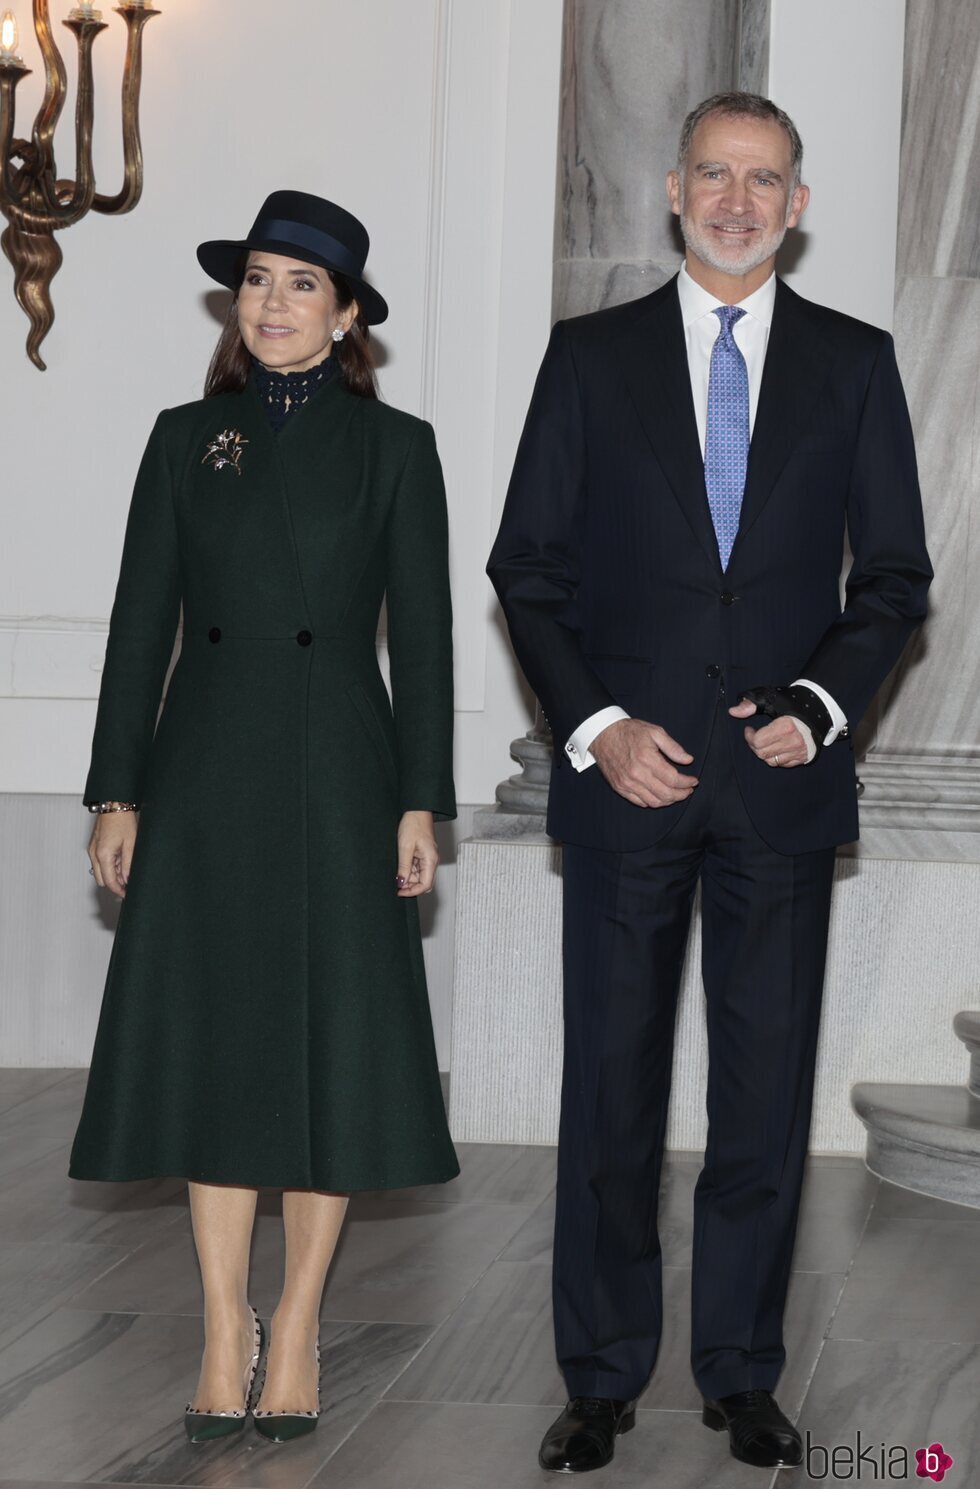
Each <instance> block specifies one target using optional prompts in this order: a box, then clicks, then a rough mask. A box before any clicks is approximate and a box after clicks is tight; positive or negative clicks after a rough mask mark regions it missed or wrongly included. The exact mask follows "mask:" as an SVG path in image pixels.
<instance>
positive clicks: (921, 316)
mask: <svg viewBox="0 0 980 1489" xmlns="http://www.w3.org/2000/svg"><path fill="white" fill-rule="evenodd" d="M978 344H980V280H966V279H941V278H935V279H934V278H920V277H916V278H912V277H908V276H904V277H902V278H900V280H899V283H898V292H897V297H896V306H895V346H896V353H897V356H898V360H899V366H900V368H901V371H902V377H903V380H904V383H905V389H906V393H907V396H908V401H909V408H910V411H911V414H912V423H913V426H914V429H915V438H916V450H917V456H918V462H919V477H920V483H921V486H922V499H923V506H924V509H925V516H926V532H927V536H928V542H929V552H930V555H931V558H932V563H933V567H934V569H935V571H936V578H935V580H934V582H933V586H932V590H931V594H930V617H929V621H928V623H927V625H926V626H925V627H924V629H923V630H922V631H921V632H920V633H919V635H918V636H917V637H916V638H915V639H914V640H913V642H912V644H911V646H910V647H909V648H908V650H907V651H906V653H905V656H904V657H903V659H902V661H901V663H900V664H899V667H898V668H897V669H896V672H895V674H894V675H893V678H892V679H891V680H890V683H889V685H888V687H887V688H886V689H885V690H883V692H882V694H881V695H880V713H879V722H878V728H877V735H876V739H875V743H874V746H873V748H872V751H871V754H870V756H869V760H873V757H874V755H875V754H877V753H880V752H890V753H895V754H901V755H905V756H907V755H926V756H930V757H932V756H939V757H947V756H954V757H956V758H957V759H960V758H964V757H965V758H967V759H973V758H980V611H978V609H977V604H976V596H977V594H978V593H980V539H978V535H977V531H976V524H975V522H974V521H973V518H972V514H973V513H974V512H975V511H976V510H977V502H978V499H980V441H978V439H977V434H976V430H977V425H978V419H980V362H978V359H977V346H978ZM940 784H941V783H940Z"/></svg>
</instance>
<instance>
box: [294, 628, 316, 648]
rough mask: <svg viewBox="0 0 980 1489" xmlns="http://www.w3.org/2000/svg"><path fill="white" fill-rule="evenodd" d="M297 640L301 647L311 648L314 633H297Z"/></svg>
mask: <svg viewBox="0 0 980 1489" xmlns="http://www.w3.org/2000/svg"><path fill="white" fill-rule="evenodd" d="M296 640H297V641H298V642H299V644H300V646H309V644H310V642H311V641H312V640H313V632H312V631H297V633H296Z"/></svg>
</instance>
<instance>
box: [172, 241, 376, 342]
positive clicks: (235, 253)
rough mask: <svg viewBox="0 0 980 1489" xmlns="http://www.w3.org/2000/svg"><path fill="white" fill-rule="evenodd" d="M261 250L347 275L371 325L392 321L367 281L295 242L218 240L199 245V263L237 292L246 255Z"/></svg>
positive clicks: (228, 287)
mask: <svg viewBox="0 0 980 1489" xmlns="http://www.w3.org/2000/svg"><path fill="white" fill-rule="evenodd" d="M260 248H264V249H266V250H267V251H268V252H269V253H281V254H282V255H283V256H284V257H285V258H292V259H299V261H300V262H301V263H304V264H317V265H318V266H319V267H320V268H321V269H332V270H333V272H334V273H335V274H343V276H344V278H345V279H346V280H347V282H348V284H349V285H350V287H351V289H352V290H353V291H354V295H355V297H356V299H357V303H358V305H359V306H360V307H361V310H362V312H363V314H364V318H365V320H366V321H367V323H368V325H369V326H379V325H380V324H381V322H382V321H386V320H387V319H388V302H387V301H386V300H385V299H384V297H383V296H382V295H379V294H378V291H377V290H376V289H374V288H373V287H372V286H371V285H370V284H368V283H367V281H366V280H364V279H358V278H356V277H355V276H354V275H352V274H348V273H346V272H345V271H344V270H343V269H339V268H338V267H337V265H336V264H331V263H330V261H329V260H328V259H326V258H321V257H320V255H319V254H316V253H312V252H311V251H310V250H309V249H307V248H304V249H302V250H301V251H299V252H297V249H296V245H295V243H283V242H279V241H277V240H276V239H274V238H263V239H261V240H252V241H250V240H248V239H243V240H242V241H240V242H237V243H233V242H232V241H231V240H230V239H228V238H215V239H213V240H212V241H210V242H208V243H201V244H199V246H198V250H197V261H198V263H199V264H200V266H201V268H202V269H203V270H204V272H205V274H207V275H209V277H210V278H211V279H215V280H217V282H218V284H223V285H224V286H225V288H226V289H230V290H237V289H238V287H239V285H240V283H241V275H240V271H239V265H240V263H241V258H242V255H243V254H245V253H249V252H253V251H255V250H257V249H260Z"/></svg>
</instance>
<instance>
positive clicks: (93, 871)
mask: <svg viewBox="0 0 980 1489" xmlns="http://www.w3.org/2000/svg"><path fill="white" fill-rule="evenodd" d="M89 873H90V874H91V875H92V878H93V879H94V878H95V870H94V869H89Z"/></svg>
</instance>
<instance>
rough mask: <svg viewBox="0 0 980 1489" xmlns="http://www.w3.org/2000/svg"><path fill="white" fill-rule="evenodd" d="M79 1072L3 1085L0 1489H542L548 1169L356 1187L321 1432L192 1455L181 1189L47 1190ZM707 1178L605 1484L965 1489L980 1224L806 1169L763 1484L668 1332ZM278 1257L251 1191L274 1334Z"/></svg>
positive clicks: (975, 1384)
mask: <svg viewBox="0 0 980 1489" xmlns="http://www.w3.org/2000/svg"><path fill="white" fill-rule="evenodd" d="M83 1080H84V1076H83V1074H82V1073H81V1072H78V1071H58V1070H45V1071H22V1070H3V1071H0V1489H13V1486H17V1489H26V1486H38V1489H40V1486H43V1485H55V1484H65V1483H88V1484H92V1483H95V1484H114V1485H214V1486H219V1485H228V1486H234V1489H248V1486H254V1489H301V1486H307V1485H308V1486H310V1489H326V1486H331V1489H519V1486H521V1485H524V1484H526V1485H537V1486H540V1485H543V1484H552V1485H553V1483H554V1480H553V1479H552V1477H551V1476H550V1475H547V1474H543V1473H541V1472H540V1470H539V1469H538V1468H537V1466H536V1461H535V1456H536V1450H537V1443H538V1439H539V1437H540V1435H541V1433H542V1431H543V1430H544V1428H545V1427H546V1426H547V1424H548V1422H549V1421H551V1419H552V1418H553V1416H554V1415H555V1411H556V1408H557V1407H558V1406H560V1404H561V1403H562V1401H563V1399H564V1396H563V1390H562V1384H561V1380H560V1377H559V1375H558V1372H557V1370H556V1368H555V1363H554V1359H553V1356H552V1345H551V1322H550V1300H549V1247H550V1230H551V1215H552V1194H551V1191H552V1186H553V1169H554V1153H553V1150H551V1149H548V1148H521V1147H493V1146H466V1147H463V1148H462V1150H461V1154H460V1156H461V1160H462V1174H461V1176H460V1178H459V1179H457V1180H456V1181H455V1182H454V1183H452V1184H449V1185H446V1186H443V1187H438V1188H432V1189H416V1190H411V1191H405V1192H401V1193H397V1194H377V1195H362V1196H359V1197H358V1198H357V1200H356V1201H355V1202H354V1203H353V1204H352V1207H351V1214H350V1220H349V1223H348V1225H347V1227H346V1229H345V1232H344V1236H343V1240H342V1243H341V1248H340V1251H339V1253H338V1257H337V1260H336V1263H335V1266H334V1268H333V1271H332V1274H331V1277H330V1280H329V1282H328V1285H327V1290H326V1294H325V1298H324V1304H323V1324H322V1332H321V1341H322V1350H323V1392H324V1402H325V1407H326V1410H325V1414H324V1417H323V1419H322V1421H321V1422H320V1425H319V1428H318V1430H317V1432H316V1433H315V1434H314V1435H313V1436H312V1437H309V1438H307V1439H305V1440H304V1441H302V1442H301V1443H298V1444H295V1445H292V1446H284V1447H277V1446H274V1445H272V1444H269V1443H266V1442H264V1441H263V1440H262V1439H261V1438H259V1437H257V1436H256V1435H255V1433H253V1432H252V1431H251V1430H250V1429H247V1430H246V1432H245V1434H244V1435H243V1436H242V1437H241V1438H239V1439H237V1440H236V1441H235V1442H233V1443H232V1444H231V1445H230V1446H226V1447H222V1446H215V1447H203V1448H194V1447H191V1446H190V1445H189V1444H188V1443H187V1442H186V1441H185V1438H184V1434H183V1427H182V1423H181V1418H180V1413H181V1409H182V1407H183V1403H184V1401H185V1400H186V1399H187V1396H188V1392H189V1391H190V1389H191V1388H192V1386H193V1383H194V1380H195V1378H196V1373H197V1367H198V1362H199V1352H200V1347H201V1335H200V1312H201V1298H200V1292H199V1288H198V1283H197V1277H196V1269H195V1265H194V1259H193V1251H192V1244H191V1237H190V1231H189V1226H188V1216H187V1207H186V1202H185V1197H184V1193H183V1190H182V1186H181V1185H180V1184H179V1183H177V1182H172V1181H166V1182H159V1183H147V1184H133V1185H92V1184H85V1185H82V1184H73V1183H71V1182H70V1181H69V1180H68V1179H66V1177H65V1168H66V1161H67V1151H68V1143H69V1141H70V1138H71V1135H72V1132H73V1130H74V1124H75V1120H76V1116H77V1113H78V1108H79V1103H80V1100H81V1094H82V1087H83ZM698 1166H699V1165H698V1160H697V1155H695V1154H685V1153H675V1154H672V1155H671V1156H670V1158H669V1160H668V1162H667V1164H666V1168H665V1178H664V1186H663V1194H662V1200H661V1217H662V1236H663V1244H664V1253H665V1260H666V1270H665V1305H666V1308H665V1311H666V1323H665V1333H664V1340H663V1345H662V1350H661V1356H660V1361H659V1363H658V1366H657V1370H656V1373H655V1376H654V1379H653V1381H652V1383H651V1385H650V1387H649V1390H648V1391H647V1393H646V1395H645V1396H644V1398H643V1400H642V1402H641V1407H642V1410H641V1412H640V1415H639V1417H638V1422H637V1428H636V1430H635V1431H634V1432H632V1433H631V1434H630V1435H629V1436H627V1437H625V1438H623V1439H622V1440H621V1443H620V1445H619V1448H618V1451H617V1454H616V1459H615V1462H614V1463H613V1465H612V1466H611V1467H610V1468H608V1469H607V1470H605V1471H604V1472H603V1473H602V1474H600V1475H599V1476H598V1477H597V1478H596V1479H595V1480H594V1481H590V1482H594V1483H595V1485H596V1489H633V1486H640V1485H644V1486H647V1485H650V1486H653V1485H658V1484H665V1485H666V1484H669V1485H670V1486H671V1489H688V1486H690V1489H695V1486H697V1489H715V1486H718V1489H722V1486H724V1489H740V1486H742V1485H746V1486H749V1485H755V1486H758V1489H762V1486H766V1489H784V1486H785V1485H788V1484H791V1483H796V1484H802V1483H804V1482H810V1481H811V1480H812V1481H813V1482H821V1483H827V1482H833V1481H834V1468H835V1467H836V1477H837V1478H838V1479H841V1480H844V1481H849V1482H858V1481H864V1482H866V1483H867V1482H880V1481H882V1480H884V1481H888V1482H895V1481H896V1480H897V1481H899V1482H901V1481H908V1482H919V1483H921V1482H924V1481H923V1480H922V1479H918V1480H917V1479H916V1477H915V1458H914V1453H915V1449H916V1448H918V1447H925V1446H928V1445H930V1444H932V1443H935V1442H937V1441H938V1442H941V1443H942V1445H943V1447H944V1449H945V1450H946V1452H948V1453H949V1454H951V1455H952V1457H953V1459H954V1466H953V1468H952V1469H951V1470H950V1471H949V1472H948V1473H947V1475H946V1480H947V1482H948V1483H949V1484H950V1485H951V1486H960V1485H962V1486H964V1489H965V1486H967V1485H972V1484H974V1483H976V1482H977V1481H978V1479H980V1412H978V1411H977V1402H978V1400H980V1265H978V1255H980V1211H976V1210H970V1209H965V1208H961V1207H959V1206H956V1205H949V1204H943V1203H941V1202H939V1201H933V1200H927V1199H922V1198H919V1197H917V1196H915V1195H912V1194H909V1193H906V1192H904V1191H901V1190H897V1189H895V1188H893V1187H891V1186H890V1185H887V1184H880V1183H879V1182H878V1181H877V1180H876V1179H874V1178H872V1177H871V1176H870V1175H869V1174H868V1173H867V1172H866V1171H865V1169H864V1168H863V1166H862V1164H861V1163H860V1161H859V1160H857V1159H852V1158H819V1157H815V1158H812V1159H811V1161H810V1165H809V1173H808V1178H807V1184H806V1192H805V1197H804V1204H803V1213H802V1217H801V1224H800V1233H799V1239H798V1244H797V1249H796V1254H795V1257H794V1272H793V1277H792V1285H791V1288H790V1295H789V1303H788V1308H787V1319H786V1335H787V1346H788V1351H789V1360H788V1364H787V1367H786V1370H785V1372H784V1374H783V1377H782V1380H781V1382H780V1385H779V1389H778V1393H777V1394H778V1396H779V1400H780V1403H781V1405H782V1406H783V1407H784V1409H785V1410H787V1411H788V1412H789V1413H790V1414H791V1415H792V1416H793V1417H794V1418H795V1419H797V1420H798V1422H799V1424H800V1427H801V1430H804V1431H808V1432H809V1434H810V1441H811V1448H812V1453H811V1458H810V1464H809V1469H807V1468H804V1469H802V1470H794V1471H789V1470H783V1471H782V1472H781V1473H777V1474H773V1473H772V1472H770V1471H765V1470H760V1469H752V1468H748V1467H745V1466H744V1465H741V1464H738V1463H736V1462H735V1461H734V1460H733V1459H732V1458H731V1457H730V1456H729V1453H728V1447H727V1439H726V1438H725V1437H724V1436H723V1435H721V1434H715V1433H713V1432H709V1431H707V1430H706V1429H705V1428H704V1427H703V1426H702V1425H701V1422H700V1416H699V1412H698V1396H697V1393H696V1390H695V1387H694V1384H693V1381H692V1380H691V1377H690V1373H689V1369H688V1365H687V1353H688V1345H687V1318H686V1314H687V1308H688V1298H689V1284H690V1273H689V1265H690V1242H691V1197H692V1191H693V1187H694V1181H695V1179H696V1177H697V1172H698ZM281 1265H282V1240H281V1227H280V1225H279V1222H278V1219H277V1215H276V1204H275V1200H274V1196H271V1195H270V1196H268V1197H265V1196H264V1197H263V1203H262V1206H261V1211H260V1216H259V1220H258V1223H257V1226H256V1235H255V1247H254V1253H253V1289H252V1292H253V1301H254V1303H255V1304H256V1306H257V1307H258V1309H259V1311H260V1313H262V1314H263V1315H264V1316H266V1317H267V1316H268V1313H269V1312H270V1311H271V1309H272V1307H273V1305H274V1302H275V1298H276V1294H277V1279H278V1278H279V1275H280V1270H281ZM858 1434H860V1439H859V1437H858ZM834 1448H836V1449H837V1457H836V1459H835V1460H830V1459H829V1457H828V1454H829V1453H830V1452H832V1450H833V1449H834ZM862 1452H863V1454H864V1457H863V1459H860V1460H859V1458H858V1454H859V1453H862ZM903 1453H906V1454H907V1456H908V1468H907V1472H906V1471H905V1467H904V1464H905V1459H904V1458H903V1456H902V1455H903ZM821 1454H823V1456H821ZM889 1469H890V1470H891V1472H889ZM926 1482H930V1481H926Z"/></svg>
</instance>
